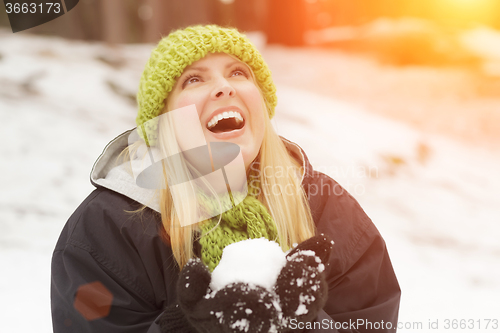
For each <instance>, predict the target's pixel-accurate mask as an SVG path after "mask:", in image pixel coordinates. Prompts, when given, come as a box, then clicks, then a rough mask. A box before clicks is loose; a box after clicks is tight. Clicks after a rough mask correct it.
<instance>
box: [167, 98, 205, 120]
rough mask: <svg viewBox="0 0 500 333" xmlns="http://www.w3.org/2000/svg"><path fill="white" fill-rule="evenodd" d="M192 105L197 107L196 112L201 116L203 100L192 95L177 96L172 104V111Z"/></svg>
mask: <svg viewBox="0 0 500 333" xmlns="http://www.w3.org/2000/svg"><path fill="white" fill-rule="evenodd" d="M192 104H194V105H196V111H197V112H198V115H200V114H201V111H202V107H203V99H202V98H201V96H198V95H197V94H192V93H191V94H182V95H180V96H177V97H176V98H175V99H174V100H173V101H172V103H171V104H170V109H171V110H175V109H179V108H182V107H184V106H188V105H192Z"/></svg>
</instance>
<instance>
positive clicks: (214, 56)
mask: <svg viewBox="0 0 500 333" xmlns="http://www.w3.org/2000/svg"><path fill="white" fill-rule="evenodd" d="M233 64H243V65H245V66H247V64H245V63H244V62H242V61H240V60H239V59H238V58H236V57H234V56H230V55H228V54H226V53H209V54H207V55H206V56H205V57H203V58H201V59H200V60H198V61H195V62H193V63H192V64H191V65H189V66H187V67H186V68H185V69H184V71H187V70H190V69H203V68H205V69H209V68H211V67H214V66H218V65H220V66H231V65H233Z"/></svg>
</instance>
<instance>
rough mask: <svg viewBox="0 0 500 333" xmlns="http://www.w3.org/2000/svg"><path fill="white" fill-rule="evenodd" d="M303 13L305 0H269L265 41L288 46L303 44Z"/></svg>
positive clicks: (304, 19) (304, 29)
mask: <svg viewBox="0 0 500 333" xmlns="http://www.w3.org/2000/svg"><path fill="white" fill-rule="evenodd" d="M305 13H306V1H305V0H269V1H268V16H267V24H266V34H267V41H268V42H269V43H279V44H284V45H290V46H297V45H303V44H304V34H305V31H306V15H305Z"/></svg>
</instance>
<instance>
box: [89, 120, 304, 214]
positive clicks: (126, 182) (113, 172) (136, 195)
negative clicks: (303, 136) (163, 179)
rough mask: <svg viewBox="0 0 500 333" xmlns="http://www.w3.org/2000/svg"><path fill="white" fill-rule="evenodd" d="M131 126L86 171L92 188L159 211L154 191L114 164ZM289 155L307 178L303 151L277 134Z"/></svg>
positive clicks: (124, 166) (126, 168) (125, 167)
mask: <svg viewBox="0 0 500 333" xmlns="http://www.w3.org/2000/svg"><path fill="white" fill-rule="evenodd" d="M133 131H135V128H133V129H131V130H128V131H126V132H124V133H122V134H120V135H118V136H117V137H116V138H114V139H113V140H111V141H110V142H109V143H108V144H107V145H106V147H105V148H104V150H103V152H102V153H101V155H100V156H99V157H98V158H97V160H96V162H95V163H94V166H93V167H92V171H91V173H90V182H91V183H92V184H93V185H94V186H96V187H104V188H107V189H109V190H112V191H114V192H117V193H120V194H122V195H124V196H126V197H129V198H130V199H132V200H135V201H137V202H138V203H140V204H143V205H145V206H147V207H149V208H151V209H153V210H155V211H157V212H160V204H159V200H158V199H159V196H158V190H156V189H147V188H142V187H140V186H138V185H137V183H136V180H135V178H134V176H133V173H132V172H131V163H129V162H124V163H122V164H118V160H119V156H120V154H121V153H122V151H123V150H124V149H125V148H126V147H127V146H128V145H129V136H130V134H131V133H132V132H133ZM281 139H282V141H283V143H284V144H285V147H286V148H287V150H288V152H289V154H290V155H291V156H292V157H293V158H294V159H296V160H297V161H298V162H299V163H300V164H302V170H301V172H302V174H301V175H300V179H301V182H302V183H304V181H305V178H307V177H310V176H311V175H312V174H313V173H312V166H311V164H310V163H309V160H308V159H307V156H306V154H305V153H304V151H303V150H302V148H300V147H299V146H298V145H297V144H296V143H294V142H291V141H289V140H287V139H285V138H283V137H281Z"/></svg>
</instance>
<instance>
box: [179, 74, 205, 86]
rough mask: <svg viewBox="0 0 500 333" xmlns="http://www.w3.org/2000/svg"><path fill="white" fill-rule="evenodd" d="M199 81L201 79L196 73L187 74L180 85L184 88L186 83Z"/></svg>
mask: <svg viewBox="0 0 500 333" xmlns="http://www.w3.org/2000/svg"><path fill="white" fill-rule="evenodd" d="M200 81H201V80H200V77H199V76H198V75H196V74H189V76H188V77H186V79H185V80H184V82H183V83H182V87H183V88H184V87H185V86H187V85H188V84H192V83H196V82H200Z"/></svg>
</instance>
